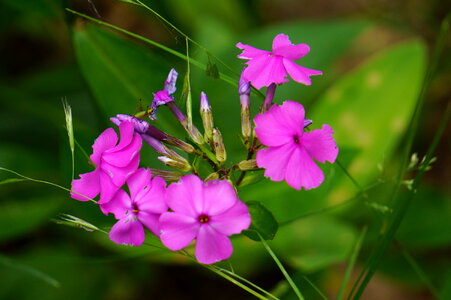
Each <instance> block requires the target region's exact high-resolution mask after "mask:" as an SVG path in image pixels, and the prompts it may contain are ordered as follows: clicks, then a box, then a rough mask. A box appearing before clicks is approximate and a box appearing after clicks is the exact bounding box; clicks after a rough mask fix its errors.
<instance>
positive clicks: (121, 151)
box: [71, 122, 142, 204]
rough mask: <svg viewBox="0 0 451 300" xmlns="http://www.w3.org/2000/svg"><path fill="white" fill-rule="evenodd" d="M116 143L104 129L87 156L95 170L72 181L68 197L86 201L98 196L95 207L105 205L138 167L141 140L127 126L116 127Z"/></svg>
mask: <svg viewBox="0 0 451 300" xmlns="http://www.w3.org/2000/svg"><path fill="white" fill-rule="evenodd" d="M119 132H120V137H121V139H120V141H119V143H118V144H117V142H118V137H117V134H116V132H115V131H114V129H112V128H108V129H106V130H105V131H104V132H102V133H101V134H100V136H99V137H98V138H97V139H96V141H95V142H94V145H92V149H93V153H92V155H91V156H90V158H91V161H92V162H93V163H94V165H95V170H94V171H92V172H89V173H85V174H80V179H76V180H73V181H72V192H71V197H72V198H74V199H77V200H81V201H88V200H90V199H92V198H94V197H96V196H97V195H98V194H99V193H100V200H99V202H98V203H99V204H102V203H106V202H108V201H109V200H110V199H111V197H113V195H114V193H115V192H116V191H117V190H118V189H119V188H120V187H121V186H122V185H123V184H124V183H125V180H126V179H127V177H128V176H129V175H130V174H131V173H133V172H134V171H135V170H136V169H137V168H138V165H139V158H140V155H139V151H140V150H141V145H142V140H141V136H140V135H139V134H138V133H135V132H134V127H133V124H132V123H131V122H122V123H121V124H120V125H119Z"/></svg>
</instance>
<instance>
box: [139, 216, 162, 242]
mask: <svg viewBox="0 0 451 300" xmlns="http://www.w3.org/2000/svg"><path fill="white" fill-rule="evenodd" d="M160 216H161V214H152V213H147V212H144V211H140V212H139V213H138V220H139V221H140V222H141V223H142V224H143V225H144V226H146V227H147V228H148V229H149V230H150V231H152V233H153V234H155V235H156V236H158V237H159V236H160V220H159V219H160Z"/></svg>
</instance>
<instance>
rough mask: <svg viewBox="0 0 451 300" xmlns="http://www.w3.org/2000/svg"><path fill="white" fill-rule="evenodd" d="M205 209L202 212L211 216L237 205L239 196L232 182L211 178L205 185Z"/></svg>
mask: <svg viewBox="0 0 451 300" xmlns="http://www.w3.org/2000/svg"><path fill="white" fill-rule="evenodd" d="M203 197H204V199H205V200H204V201H205V205H204V209H203V211H202V213H205V214H207V215H209V216H214V215H217V214H221V213H223V212H224V211H226V210H228V209H230V208H231V207H233V206H234V205H235V203H236V202H237V201H239V200H238V197H237V195H236V193H235V190H234V189H233V187H232V185H231V184H230V182H228V181H226V180H211V181H209V182H207V183H206V185H205V186H204V195H203Z"/></svg>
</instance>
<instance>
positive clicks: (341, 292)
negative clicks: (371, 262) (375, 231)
mask: <svg viewBox="0 0 451 300" xmlns="http://www.w3.org/2000/svg"><path fill="white" fill-rule="evenodd" d="M366 231H367V228H366V227H364V228H363V229H362V232H361V233H360V236H359V238H358V240H357V242H356V244H355V246H354V250H353V251H352V254H351V258H350V259H349V264H348V267H347V268H346V271H345V275H344V278H343V281H342V282H341V286H340V290H339V291H338V295H337V300H341V299H343V297H344V294H345V291H346V286H347V285H348V282H349V279H350V278H351V273H352V270H353V269H354V266H355V263H356V261H357V257H358V255H359V252H360V249H361V247H362V243H363V240H364V238H365V235H366Z"/></svg>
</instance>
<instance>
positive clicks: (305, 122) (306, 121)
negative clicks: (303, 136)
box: [304, 119, 313, 128]
mask: <svg viewBox="0 0 451 300" xmlns="http://www.w3.org/2000/svg"><path fill="white" fill-rule="evenodd" d="M312 123H313V121H312V120H310V119H304V128H307V127H309V126H310V125H312Z"/></svg>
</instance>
